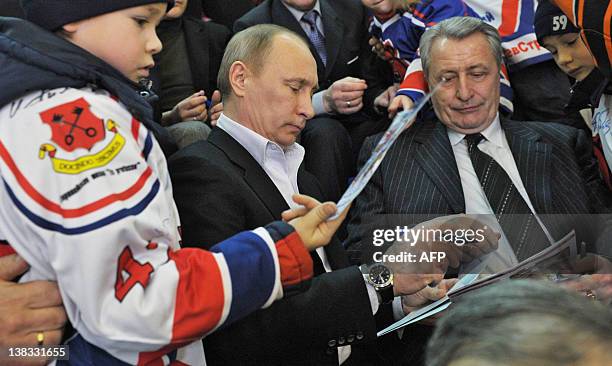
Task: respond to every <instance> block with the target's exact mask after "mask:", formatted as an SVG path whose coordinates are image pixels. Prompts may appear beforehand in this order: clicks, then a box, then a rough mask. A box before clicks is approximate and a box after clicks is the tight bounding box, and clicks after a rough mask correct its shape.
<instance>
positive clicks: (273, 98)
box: [240, 35, 317, 147]
mask: <svg viewBox="0 0 612 366" xmlns="http://www.w3.org/2000/svg"><path fill="white" fill-rule="evenodd" d="M316 86H317V64H316V61H315V60H314V58H313V57H312V54H311V53H310V50H309V49H308V48H307V47H306V46H305V45H303V44H302V43H299V42H298V41H297V40H296V39H294V38H293V37H290V36H287V35H278V36H276V37H275V38H274V40H273V45H272V49H271V52H270V53H269V54H268V55H267V57H266V59H265V60H264V62H263V65H262V68H261V70H259V73H257V74H253V73H252V72H249V73H248V74H247V77H246V78H245V92H244V101H243V103H242V106H241V108H242V110H241V113H240V114H241V115H242V116H245V117H246V118H244V119H247V120H245V121H242V122H243V123H244V125H245V126H246V127H248V128H250V129H252V130H253V131H255V132H257V133H258V134H260V135H262V136H264V137H266V138H267V139H269V140H271V141H274V142H276V143H277V144H279V145H281V146H283V147H287V146H289V145H291V144H293V143H294V142H295V140H296V138H297V137H298V135H299V134H300V132H301V131H302V129H303V128H304V126H305V125H306V121H307V120H308V119H310V118H312V117H313V116H314V110H313V108H312V101H311V98H312V93H313V90H314V88H315V87H316Z"/></svg>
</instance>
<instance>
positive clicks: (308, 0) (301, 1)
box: [282, 0, 317, 11]
mask: <svg viewBox="0 0 612 366" xmlns="http://www.w3.org/2000/svg"><path fill="white" fill-rule="evenodd" d="M282 1H283V2H284V3H285V4H287V5H289V6H291V7H292V8H296V9H299V10H302V11H306V10H310V9H312V8H313V7H314V6H315V3H316V2H317V0H282Z"/></svg>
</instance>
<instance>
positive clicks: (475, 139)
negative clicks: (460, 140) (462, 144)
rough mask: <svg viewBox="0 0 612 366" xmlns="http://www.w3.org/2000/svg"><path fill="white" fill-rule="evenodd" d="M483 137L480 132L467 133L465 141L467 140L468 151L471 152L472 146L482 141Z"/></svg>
mask: <svg viewBox="0 0 612 366" xmlns="http://www.w3.org/2000/svg"><path fill="white" fill-rule="evenodd" d="M484 138H485V137H484V136H483V135H482V134H480V133H472V134H469V135H465V141H466V142H467V146H468V152H469V153H470V154H471V153H472V151H474V148H475V147H476V146H478V144H479V143H480V141H482V140H483V139H484Z"/></svg>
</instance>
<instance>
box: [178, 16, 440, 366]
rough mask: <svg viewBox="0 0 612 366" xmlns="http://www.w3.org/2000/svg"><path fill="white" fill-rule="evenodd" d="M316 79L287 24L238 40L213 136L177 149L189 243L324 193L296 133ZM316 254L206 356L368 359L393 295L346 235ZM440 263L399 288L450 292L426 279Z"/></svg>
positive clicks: (230, 52)
mask: <svg viewBox="0 0 612 366" xmlns="http://www.w3.org/2000/svg"><path fill="white" fill-rule="evenodd" d="M317 83H318V81H317V74H316V65H315V60H314V58H313V57H312V55H311V54H310V51H309V50H308V46H307V45H306V44H305V42H304V41H303V40H302V39H301V38H299V36H297V35H295V34H294V33H292V32H290V31H288V30H286V29H284V28H281V27H278V26H274V25H258V26H254V27H251V28H249V29H247V30H245V31H243V32H240V33H238V34H237V35H236V36H235V37H234V39H232V41H230V44H229V45H228V47H227V50H226V54H225V56H224V59H223V62H222V65H221V71H220V77H219V83H218V85H219V89H220V90H221V92H222V93H223V100H224V112H223V114H222V115H221V117H220V118H219V122H218V125H217V128H215V129H213V131H212V132H211V135H210V137H209V139H208V141H203V142H198V143H196V144H193V145H191V146H189V147H187V148H185V149H183V150H182V151H180V152H179V153H177V154H176V155H174V156H172V158H171V159H170V160H169V165H170V171H171V176H172V179H173V187H174V190H175V199H176V201H177V206H178V208H179V214H180V216H181V220H182V223H183V236H182V237H183V244H184V245H187V246H189V245H197V244H200V243H201V242H202V240H203V239H204V238H208V239H212V238H216V237H218V236H223V237H225V236H226V235H227V233H230V232H235V231H240V230H243V229H244V228H248V227H251V226H253V225H256V223H257V222H259V221H261V220H267V221H269V218H273V217H275V218H280V217H281V213H282V212H283V211H284V210H286V209H288V208H289V207H295V203H294V202H293V200H292V195H294V194H296V193H305V194H311V195H313V196H314V197H319V198H320V197H321V196H322V194H321V190H320V188H319V184H318V182H317V181H316V179H315V178H314V177H313V176H312V175H311V174H309V173H308V172H306V171H305V170H304V169H303V167H302V160H303V157H304V148H303V147H302V146H300V145H299V144H297V143H296V142H295V140H296V137H297V135H298V134H299V132H300V131H301V129H303V128H304V125H305V123H306V121H307V120H308V119H309V118H312V116H313V114H314V112H313V107H312V103H311V96H312V93H313V90H314V89H315V88H316V86H317ZM313 262H314V271H315V273H316V275H315V276H316V278H315V279H314V280H313V281H312V283H311V284H310V286H309V287H308V288H307V289H306V288H300V289H299V290H301V291H302V292H301V293H299V294H296V295H295V296H287V300H286V301H283V303H282V304H280V305H279V306H272V307H270V308H269V309H268V310H267V311H263V312H258V313H257V314H254V315H253V316H252V317H249V318H248V319H246V320H245V321H241V322H238V323H236V324H235V325H233V326H230V327H228V328H227V329H224V330H221V331H219V332H216V333H215V334H214V335H212V336H210V337H207V339H206V340H205V341H204V347H205V349H206V350H207V362H208V364H209V365H213V366H214V365H225V364H261V365H274V364H282V365H287V364H292V365H293V364H304V365H328V364H329V365H337V364H346V363H345V362H348V363H349V364H350V363H353V364H354V363H359V362H364V361H366V360H365V358H366V357H367V356H365V355H364V353H365V352H363V351H361V350H359V347H358V346H357V347H356V346H355V345H356V344H360V343H364V342H367V341H373V340H374V339H376V322H375V318H374V316H373V314H375V313H377V312H378V309H379V307H380V308H381V309H382V308H386V309H388V310H390V307H383V306H379V305H380V304H379V302H380V300H379V296H378V294H377V292H376V290H375V289H374V288H373V286H371V285H370V284H367V283H366V282H365V281H364V278H363V276H362V273H361V272H360V271H359V269H358V268H357V267H356V266H353V267H349V266H348V261H347V258H346V253H345V252H344V249H343V248H342V246H341V245H340V243H339V242H338V241H336V242H334V243H332V244H330V245H329V246H328V249H326V250H324V251H318V252H316V253H313ZM444 269H445V266H444V265H443V266H442V268H438V271H437V274H434V275H428V274H426V275H408V276H403V275H402V274H401V273H396V274H394V276H395V278H394V283H393V292H394V294H395V295H400V294H413V293H415V292H417V291H418V295H415V297H417V298H418V299H424V298H425V299H435V298H438V297H440V296H443V295H444V293H445V287H444V286H445V284H446V283H445V281H442V284H441V288H435V287H427V284H428V283H430V282H431V281H432V280H433V279H437V280H441V279H442V276H441V272H440V271H443V270H444ZM419 271H420V270H419ZM412 272H414V271H412ZM420 273H434V272H432V271H428V270H425V271H424V272H423V271H420ZM304 290H306V291H304ZM419 290H421V291H419ZM392 298H393V296H391V299H392ZM400 312H401V306H400Z"/></svg>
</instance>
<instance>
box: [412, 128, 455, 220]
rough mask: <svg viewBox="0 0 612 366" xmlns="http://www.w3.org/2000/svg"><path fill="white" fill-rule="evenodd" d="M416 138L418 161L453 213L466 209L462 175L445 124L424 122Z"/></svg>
mask: <svg viewBox="0 0 612 366" xmlns="http://www.w3.org/2000/svg"><path fill="white" fill-rule="evenodd" d="M425 123H426V124H425V126H423V128H421V130H420V131H419V132H417V135H416V136H415V140H416V141H417V142H418V143H420V145H419V146H418V150H417V162H418V163H419V164H420V166H421V169H423V170H424V171H425V173H426V174H427V175H428V176H429V178H430V179H431V180H432V181H433V183H434V184H435V185H436V187H437V188H438V189H439V190H440V192H442V195H443V196H444V198H445V199H446V200H447V202H448V203H449V205H450V206H451V207H452V209H453V211H454V212H455V213H462V212H465V202H464V199H463V189H462V187H461V178H460V177H459V171H458V169H457V163H456V162H455V154H453V149H452V147H451V145H450V141H449V139H448V134H447V132H446V127H445V126H444V125H443V124H442V123H441V122H439V121H437V120H435V121H428V122H425Z"/></svg>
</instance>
